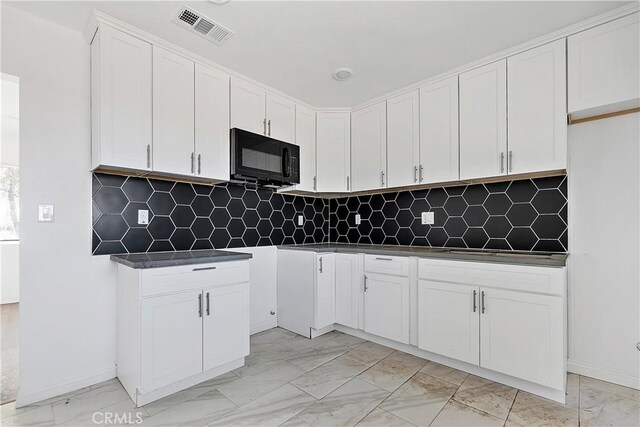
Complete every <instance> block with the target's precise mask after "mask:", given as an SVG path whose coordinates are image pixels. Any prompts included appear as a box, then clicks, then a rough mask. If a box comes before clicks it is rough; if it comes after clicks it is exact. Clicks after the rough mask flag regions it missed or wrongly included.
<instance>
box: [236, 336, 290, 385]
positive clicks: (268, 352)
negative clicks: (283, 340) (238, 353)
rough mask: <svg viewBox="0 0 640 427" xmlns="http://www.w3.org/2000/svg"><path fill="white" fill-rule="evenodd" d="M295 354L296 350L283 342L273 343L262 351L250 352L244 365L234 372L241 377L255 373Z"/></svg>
mask: <svg viewBox="0 0 640 427" xmlns="http://www.w3.org/2000/svg"><path fill="white" fill-rule="evenodd" d="M295 354H296V351H295V350H291V349H290V348H287V347H285V346H283V345H282V344H273V345H271V346H269V347H267V348H265V349H263V350H262V351H259V352H257V353H251V354H249V356H247V357H245V359H244V366H241V367H239V368H237V369H235V370H234V371H233V373H234V374H236V375H238V376H239V377H246V376H248V375H255V374H257V373H259V372H261V371H264V370H265V369H268V368H271V367H272V366H275V365H277V364H279V363H280V362H282V361H283V360H285V359H287V358H289V357H292V356H295Z"/></svg>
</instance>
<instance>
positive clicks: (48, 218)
mask: <svg viewBox="0 0 640 427" xmlns="http://www.w3.org/2000/svg"><path fill="white" fill-rule="evenodd" d="M53 220H54V216H53V205H38V222H53Z"/></svg>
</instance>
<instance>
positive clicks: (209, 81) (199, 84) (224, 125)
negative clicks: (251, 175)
mask: <svg viewBox="0 0 640 427" xmlns="http://www.w3.org/2000/svg"><path fill="white" fill-rule="evenodd" d="M195 79H196V80H195V88H196V91H195V144H196V145H195V152H196V156H197V160H196V176H199V177H203V178H209V179H213V180H228V179H229V76H228V75H227V74H225V73H223V72H221V71H218V70H215V69H213V68H208V67H205V66H203V65H200V64H196V77H195Z"/></svg>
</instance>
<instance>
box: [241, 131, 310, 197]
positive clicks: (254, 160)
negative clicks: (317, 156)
mask: <svg viewBox="0 0 640 427" xmlns="http://www.w3.org/2000/svg"><path fill="white" fill-rule="evenodd" d="M231 179H232V180H235V181H243V182H254V183H257V184H262V185H275V186H287V185H293V184H299V183H300V147H298V146H297V145H294V144H289V143H287V142H283V141H278V140H275V139H272V138H269V137H267V136H264V135H258V134H256V133H252V132H248V131H246V130H243V129H238V128H233V129H231Z"/></svg>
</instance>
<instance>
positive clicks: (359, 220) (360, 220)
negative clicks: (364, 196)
mask: <svg viewBox="0 0 640 427" xmlns="http://www.w3.org/2000/svg"><path fill="white" fill-rule="evenodd" d="M361 222H362V218H360V214H356V225H360V223H361Z"/></svg>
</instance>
